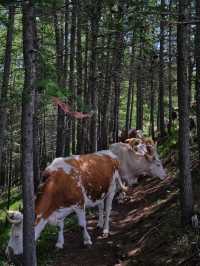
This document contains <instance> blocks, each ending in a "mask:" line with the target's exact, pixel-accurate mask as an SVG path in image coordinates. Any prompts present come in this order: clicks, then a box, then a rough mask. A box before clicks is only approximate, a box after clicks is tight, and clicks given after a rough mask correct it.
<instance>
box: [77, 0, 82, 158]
mask: <svg viewBox="0 0 200 266" xmlns="http://www.w3.org/2000/svg"><path fill="white" fill-rule="evenodd" d="M81 4H82V2H81V1H80V0H77V56H76V62H77V63H76V64H77V109H78V111H81V109H82V106H83V90H82V85H83V67H82V61H83V60H82V44H81V34H82V16H81V11H82V5H81ZM82 124H83V123H82V121H81V120H80V119H79V120H78V121H77V145H76V152H77V153H78V154H80V153H83V152H84V142H83V128H82Z"/></svg>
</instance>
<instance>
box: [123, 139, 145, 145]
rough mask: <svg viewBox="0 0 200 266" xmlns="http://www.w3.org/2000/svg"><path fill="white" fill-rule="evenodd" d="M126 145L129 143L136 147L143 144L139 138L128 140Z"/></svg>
mask: <svg viewBox="0 0 200 266" xmlns="http://www.w3.org/2000/svg"><path fill="white" fill-rule="evenodd" d="M125 143H128V144H129V145H131V146H132V147H134V146H138V145H139V144H140V143H141V140H140V139H137V138H131V139H126V140H125Z"/></svg>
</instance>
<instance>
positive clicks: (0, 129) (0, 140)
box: [0, 6, 15, 183]
mask: <svg viewBox="0 0 200 266" xmlns="http://www.w3.org/2000/svg"><path fill="white" fill-rule="evenodd" d="M14 17H15V7H14V6H10V7H9V17H8V28H7V39H6V49H5V56H4V70H3V81H2V87H1V91H0V169H1V167H2V166H3V165H2V159H3V158H2V155H3V147H4V143H5V131H6V127H7V122H6V120H7V102H8V99H7V94H8V84H9V77H10V68H11V50H12V40H13V31H14ZM1 172H2V171H1ZM1 178H3V177H2V176H1ZM1 178H0V183H1Z"/></svg>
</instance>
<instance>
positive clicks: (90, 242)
mask: <svg viewBox="0 0 200 266" xmlns="http://www.w3.org/2000/svg"><path fill="white" fill-rule="evenodd" d="M84 246H85V247H91V246H92V241H91V240H85V241H84Z"/></svg>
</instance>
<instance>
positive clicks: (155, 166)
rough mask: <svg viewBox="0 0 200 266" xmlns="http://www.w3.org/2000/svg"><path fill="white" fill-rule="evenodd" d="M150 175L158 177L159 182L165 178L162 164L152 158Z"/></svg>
mask: <svg viewBox="0 0 200 266" xmlns="http://www.w3.org/2000/svg"><path fill="white" fill-rule="evenodd" d="M150 173H151V175H152V176H156V177H159V178H160V179H161V180H163V179H164V178H165V177H166V176H167V174H166V172H165V169H164V167H163V165H162V162H161V160H160V159H158V158H154V159H153V160H152V161H151V162H150Z"/></svg>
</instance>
